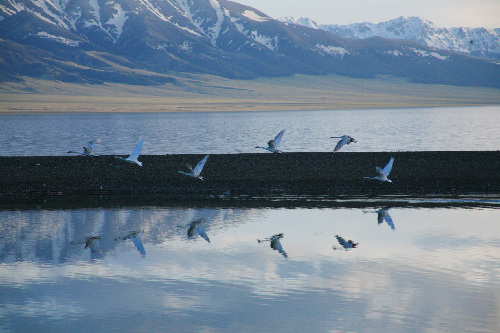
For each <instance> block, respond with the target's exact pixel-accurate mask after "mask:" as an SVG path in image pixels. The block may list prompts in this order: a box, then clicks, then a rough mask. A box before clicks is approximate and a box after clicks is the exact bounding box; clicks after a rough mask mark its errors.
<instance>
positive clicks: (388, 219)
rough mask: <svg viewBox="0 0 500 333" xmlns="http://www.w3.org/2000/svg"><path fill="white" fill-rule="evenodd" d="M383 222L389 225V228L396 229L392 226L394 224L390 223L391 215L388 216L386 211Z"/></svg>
mask: <svg viewBox="0 0 500 333" xmlns="http://www.w3.org/2000/svg"><path fill="white" fill-rule="evenodd" d="M385 221H386V222H387V224H388V225H389V227H391V229H393V230H394V229H396V227H395V226H394V222H392V217H391V215H389V212H388V211H386V213H385Z"/></svg>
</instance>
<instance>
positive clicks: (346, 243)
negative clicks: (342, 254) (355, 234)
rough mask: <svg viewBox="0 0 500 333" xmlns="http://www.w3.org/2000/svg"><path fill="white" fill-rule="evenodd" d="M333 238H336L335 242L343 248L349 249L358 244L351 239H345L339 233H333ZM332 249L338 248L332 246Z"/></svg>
mask: <svg viewBox="0 0 500 333" xmlns="http://www.w3.org/2000/svg"><path fill="white" fill-rule="evenodd" d="M335 238H336V239H337V242H338V243H339V244H340V245H341V246H342V247H343V248H344V250H350V249H354V248H356V247H357V246H358V244H359V243H354V242H353V241H352V240H350V239H349V240H345V239H344V238H343V237H341V236H339V235H335ZM333 249H334V250H337V249H338V248H337V247H336V246H333Z"/></svg>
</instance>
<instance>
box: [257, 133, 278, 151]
mask: <svg viewBox="0 0 500 333" xmlns="http://www.w3.org/2000/svg"><path fill="white" fill-rule="evenodd" d="M284 133H285V130H282V131H281V132H279V133H278V135H276V137H275V138H274V139H273V140H270V141H269V142H268V143H267V147H260V146H257V147H255V148H262V149H265V150H269V151H270V152H272V153H281V151H280V150H278V146H279V144H280V142H281V138H282V137H283V134H284Z"/></svg>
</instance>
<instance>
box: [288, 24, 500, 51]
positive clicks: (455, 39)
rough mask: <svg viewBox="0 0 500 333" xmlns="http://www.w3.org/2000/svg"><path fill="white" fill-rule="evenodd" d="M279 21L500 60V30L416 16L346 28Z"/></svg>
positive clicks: (342, 35) (349, 35)
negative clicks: (451, 24)
mask: <svg viewBox="0 0 500 333" xmlns="http://www.w3.org/2000/svg"><path fill="white" fill-rule="evenodd" d="M279 20H280V21H282V22H287V23H294V24H300V25H302V26H305V27H309V28H313V29H322V30H325V31H329V32H332V33H334V34H336V35H338V36H341V37H344V38H354V39H365V38H372V37H383V38H391V39H403V40H409V41H413V42H416V43H419V44H421V45H425V46H428V47H433V48H436V49H440V50H448V51H454V52H460V53H463V54H468V55H473V56H478V57H483V58H490V59H500V28H498V29H486V28H468V27H457V28H444V27H440V26H438V25H436V24H434V23H432V22H430V21H428V20H425V19H421V18H419V17H404V16H401V17H398V18H396V19H394V20H389V21H385V22H380V23H370V22H363V23H352V24H347V25H338V24H318V23H317V22H315V21H313V20H311V19H308V18H294V17H282V18H279Z"/></svg>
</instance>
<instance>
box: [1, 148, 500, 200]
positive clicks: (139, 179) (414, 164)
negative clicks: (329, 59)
mask: <svg viewBox="0 0 500 333" xmlns="http://www.w3.org/2000/svg"><path fill="white" fill-rule="evenodd" d="M203 156H204V155H201V154H180V155H144V156H140V157H139V160H140V161H142V162H143V166H142V167H139V166H138V165H135V164H129V163H126V162H123V161H121V160H117V159H115V158H114V157H113V156H109V155H106V156H100V157H98V158H95V157H85V156H30V157H22V156H19V157H18V156H13V157H0V205H1V204H2V203H6V202H10V201H14V202H30V201H33V200H35V201H36V200H41V199H44V198H70V197H79V196H80V197H87V198H90V197H96V196H98V197H108V198H110V197H119V196H129V197H130V196H132V197H133V196H156V197H162V198H171V199H176V198H177V199H189V198H231V197H235V198H236V197H238V198H245V197H247V198H248V199H251V198H268V199H270V200H272V199H273V198H278V197H283V198H286V197H293V196H298V197H300V196H325V197H328V198H331V199H335V198H337V199H339V198H346V197H358V198H362V197H365V198H372V199H373V198H382V197H386V196H395V197H398V196H399V197H401V196H405V197H426V196H430V197H433V196H489V195H494V196H496V195H500V151H420V152H338V153H331V152H324V153H283V154H271V153H248V154H214V155H211V156H210V158H209V160H208V162H207V164H206V165H205V168H204V170H203V172H202V176H203V177H204V181H200V180H198V179H193V178H190V177H187V176H185V175H182V174H179V173H178V171H179V170H183V171H185V170H186V166H185V165H186V163H190V164H192V165H196V163H197V162H198V161H199V160H201V158H203ZM390 157H394V158H395V161H394V166H393V169H392V171H391V173H390V175H389V178H390V179H391V180H392V181H393V182H392V183H382V182H379V181H377V180H369V179H363V177H373V176H375V167H376V166H380V167H384V166H385V164H387V162H388V161H389V159H390Z"/></svg>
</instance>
